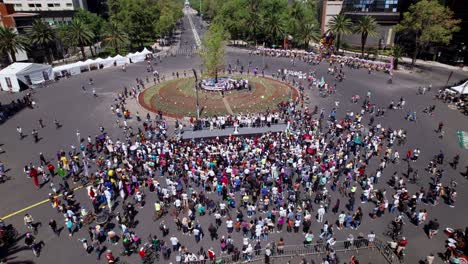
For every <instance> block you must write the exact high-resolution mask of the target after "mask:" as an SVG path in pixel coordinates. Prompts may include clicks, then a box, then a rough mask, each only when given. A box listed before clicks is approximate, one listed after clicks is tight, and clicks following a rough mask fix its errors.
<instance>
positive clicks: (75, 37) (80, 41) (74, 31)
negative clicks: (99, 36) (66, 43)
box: [68, 19, 94, 60]
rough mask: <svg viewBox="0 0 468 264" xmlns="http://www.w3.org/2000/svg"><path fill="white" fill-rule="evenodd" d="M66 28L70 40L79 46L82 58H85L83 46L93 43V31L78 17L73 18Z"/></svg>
mask: <svg viewBox="0 0 468 264" xmlns="http://www.w3.org/2000/svg"><path fill="white" fill-rule="evenodd" d="M68 29H69V37H70V42H71V43H73V44H74V45H77V46H78V47H80V50H81V55H82V57H83V60H86V53H85V46H88V45H91V44H92V43H93V40H94V33H93V32H92V31H91V29H89V28H88V27H87V26H86V25H85V24H84V23H83V21H81V20H79V19H73V20H72V22H71V24H70V25H69V27H68Z"/></svg>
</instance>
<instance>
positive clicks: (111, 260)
mask: <svg viewBox="0 0 468 264" xmlns="http://www.w3.org/2000/svg"><path fill="white" fill-rule="evenodd" d="M106 259H107V262H108V263H109V264H112V263H115V258H114V255H112V251H110V250H107V253H106Z"/></svg>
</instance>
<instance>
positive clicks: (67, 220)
mask: <svg viewBox="0 0 468 264" xmlns="http://www.w3.org/2000/svg"><path fill="white" fill-rule="evenodd" d="M65 225H66V226H67V229H68V233H69V234H68V236H73V233H74V231H75V230H74V229H73V221H72V220H71V219H70V218H65Z"/></svg>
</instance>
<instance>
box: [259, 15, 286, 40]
mask: <svg viewBox="0 0 468 264" xmlns="http://www.w3.org/2000/svg"><path fill="white" fill-rule="evenodd" d="M263 20H264V22H265V28H264V29H265V34H266V35H267V39H268V40H269V41H270V43H271V44H276V43H278V41H279V40H281V39H282V38H283V37H284V36H285V34H286V19H285V18H284V16H282V15H281V14H278V13H268V14H266V15H265V17H264V18H263Z"/></svg>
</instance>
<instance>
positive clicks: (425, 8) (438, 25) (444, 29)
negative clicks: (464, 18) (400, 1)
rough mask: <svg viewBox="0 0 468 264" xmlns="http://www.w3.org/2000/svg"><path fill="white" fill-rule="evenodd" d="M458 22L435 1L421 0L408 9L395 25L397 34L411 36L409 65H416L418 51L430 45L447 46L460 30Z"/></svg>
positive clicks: (447, 9)
mask: <svg viewBox="0 0 468 264" xmlns="http://www.w3.org/2000/svg"><path fill="white" fill-rule="evenodd" d="M459 24H460V20H458V19H455V18H454V16H453V12H452V11H451V10H450V9H449V8H448V7H444V6H442V5H441V4H439V2H438V1H435V0H421V1H419V2H417V3H416V4H413V5H411V6H410V7H409V9H408V12H405V13H404V14H403V19H402V20H401V22H400V23H399V24H398V25H397V27H396V30H397V31H398V32H406V33H409V34H411V36H413V40H414V51H413V58H412V62H411V65H414V64H415V63H416V58H417V56H418V54H419V51H420V50H421V49H422V48H423V47H427V46H429V45H431V44H448V43H449V42H450V40H452V36H453V33H454V32H457V31H458V30H460V27H459V26H458V25H459Z"/></svg>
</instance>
